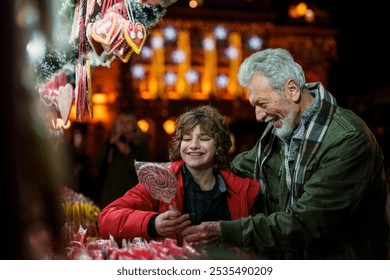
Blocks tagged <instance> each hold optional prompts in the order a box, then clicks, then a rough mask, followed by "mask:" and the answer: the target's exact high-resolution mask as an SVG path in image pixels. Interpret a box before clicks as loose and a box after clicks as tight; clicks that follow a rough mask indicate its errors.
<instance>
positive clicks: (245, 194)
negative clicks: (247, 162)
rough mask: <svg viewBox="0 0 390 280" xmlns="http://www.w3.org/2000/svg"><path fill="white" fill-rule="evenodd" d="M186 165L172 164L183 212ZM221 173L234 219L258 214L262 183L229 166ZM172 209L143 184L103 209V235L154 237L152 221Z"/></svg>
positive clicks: (179, 207)
mask: <svg viewBox="0 0 390 280" xmlns="http://www.w3.org/2000/svg"><path fill="white" fill-rule="evenodd" d="M183 164H184V162H183V161H177V162H173V163H172V168H173V170H174V172H175V174H176V178H177V181H178V189H177V193H176V196H175V197H174V199H173V201H172V204H174V205H175V206H176V208H177V210H178V211H181V212H182V211H183V200H184V186H183V178H182V171H181V167H182V166H183ZM220 173H221V175H222V177H223V179H224V180H225V182H226V186H227V190H228V195H227V199H228V205H229V210H230V215H231V218H232V220H236V219H239V218H242V217H247V216H249V215H254V214H256V213H255V212H256V211H255V209H256V207H255V206H254V205H253V204H254V201H255V198H256V197H257V194H258V191H259V189H260V183H259V182H257V181H255V180H252V179H249V178H241V177H238V176H236V175H234V174H233V173H232V172H231V171H230V170H227V169H224V170H221V172H220ZM168 208H169V204H168V203H165V202H161V201H158V200H155V199H153V198H152V197H151V195H150V194H149V192H148V190H147V189H146V188H145V187H144V186H143V185H142V184H140V183H139V184H137V185H136V186H134V187H133V188H131V189H130V190H129V191H127V192H126V193H125V194H124V195H123V196H122V197H121V198H118V199H116V200H115V201H113V202H112V203H110V204H109V205H107V206H106V207H105V208H104V209H103V210H102V211H101V212H100V217H99V234H100V235H101V236H102V237H103V238H109V236H110V235H112V236H113V237H114V238H115V239H116V241H117V242H121V241H122V239H127V240H132V239H133V238H135V237H143V238H145V239H147V240H150V239H151V237H150V236H149V235H148V223H149V220H150V219H151V218H152V217H153V216H154V215H156V214H158V213H163V212H165V211H167V210H168ZM172 238H177V236H172Z"/></svg>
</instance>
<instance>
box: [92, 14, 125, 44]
mask: <svg viewBox="0 0 390 280" xmlns="http://www.w3.org/2000/svg"><path fill="white" fill-rule="evenodd" d="M121 28H122V26H121V16H120V15H119V14H117V13H116V12H109V13H106V14H105V15H104V18H102V19H99V20H97V21H95V22H94V23H93V24H92V31H91V36H92V38H93V39H94V40H95V41H97V42H99V43H101V44H104V45H111V43H112V42H113V41H114V40H115V38H116V36H118V34H119V32H120V31H121Z"/></svg>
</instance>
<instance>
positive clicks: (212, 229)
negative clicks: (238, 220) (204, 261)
mask: <svg viewBox="0 0 390 280" xmlns="http://www.w3.org/2000/svg"><path fill="white" fill-rule="evenodd" d="M182 236H183V240H184V241H186V242H189V243H191V244H193V245H195V246H202V245H205V244H211V243H218V242H220V241H221V227H220V226H219V222H203V223H201V224H200V225H197V226H189V227H187V228H186V229H185V230H183V232H182Z"/></svg>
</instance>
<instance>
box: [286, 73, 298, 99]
mask: <svg viewBox="0 0 390 280" xmlns="http://www.w3.org/2000/svg"><path fill="white" fill-rule="evenodd" d="M287 92H288V95H289V96H290V98H291V100H292V101H294V102H298V101H299V98H300V97H301V91H300V88H299V85H298V84H297V82H295V81H294V80H293V79H289V80H288V81H287Z"/></svg>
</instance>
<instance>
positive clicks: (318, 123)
mask: <svg viewBox="0 0 390 280" xmlns="http://www.w3.org/2000/svg"><path fill="white" fill-rule="evenodd" d="M308 88H309V91H310V92H311V93H313V94H314V95H315V96H316V97H318V98H319V106H318V108H317V110H316V111H315V112H314V113H313V115H312V118H311V120H310V121H309V122H308V124H307V127H306V128H305V132H304V136H303V140H302V142H301V143H300V146H299V148H298V149H299V150H298V156H297V159H296V161H295V166H294V170H295V171H294V173H293V174H292V189H291V194H292V196H293V197H292V201H296V199H297V198H299V197H300V196H301V195H302V193H303V186H304V182H305V173H306V169H307V166H308V165H309V163H310V161H311V160H312V158H313V156H314V155H315V153H316V152H317V150H318V148H319V146H320V144H321V141H322V139H323V138H324V135H325V133H326V130H327V128H328V126H329V123H330V121H331V119H332V116H333V113H334V112H335V111H336V107H337V104H336V100H335V98H334V97H333V96H332V95H331V94H330V93H329V92H327V91H326V90H325V88H324V87H323V86H322V84H321V83H309V84H308ZM273 127H274V126H273V125H272V124H271V123H270V124H268V126H267V127H266V129H265V131H264V133H263V135H262V136H261V138H260V145H259V149H258V154H257V158H256V162H255V170H254V174H255V179H256V180H258V181H260V182H261V184H262V188H261V190H262V192H263V196H264V199H265V201H264V203H265V205H266V207H265V209H264V210H265V211H266V213H268V212H269V209H268V206H269V205H268V203H267V202H268V201H269V200H268V196H267V188H268V187H267V184H266V183H265V178H264V173H263V164H264V162H265V160H266V159H267V157H268V156H269V155H270V154H271V151H272V147H273V143H274V140H275V136H276V135H275V134H274V133H272V129H273Z"/></svg>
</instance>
